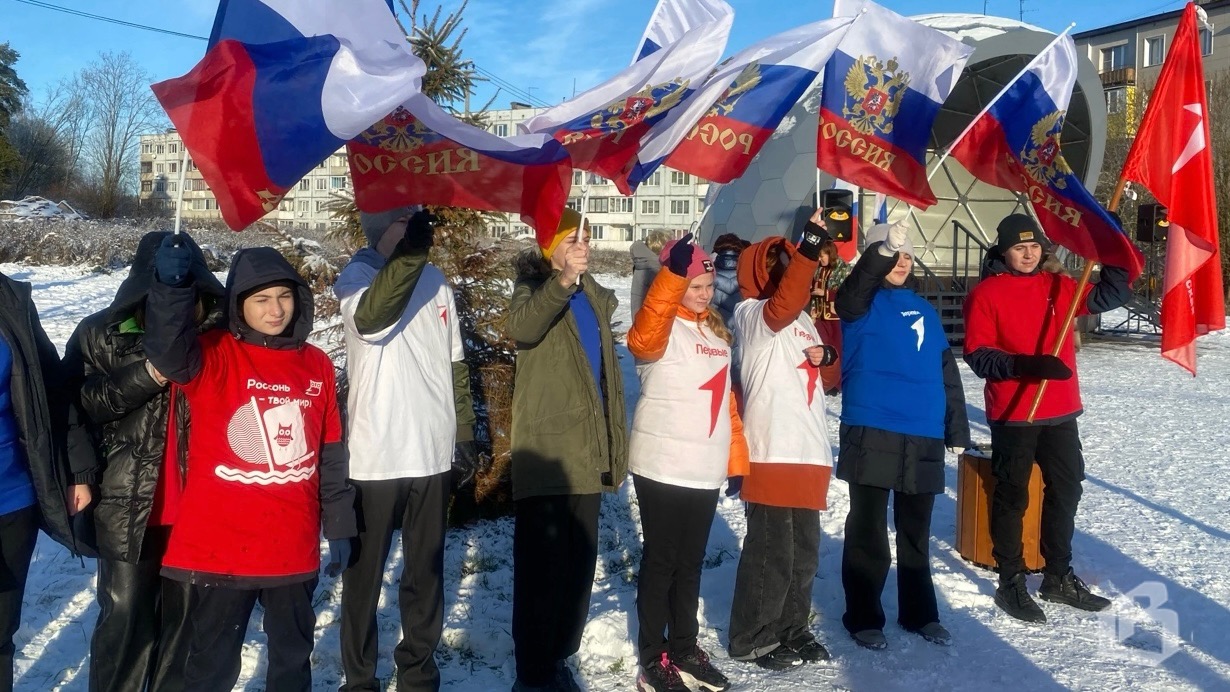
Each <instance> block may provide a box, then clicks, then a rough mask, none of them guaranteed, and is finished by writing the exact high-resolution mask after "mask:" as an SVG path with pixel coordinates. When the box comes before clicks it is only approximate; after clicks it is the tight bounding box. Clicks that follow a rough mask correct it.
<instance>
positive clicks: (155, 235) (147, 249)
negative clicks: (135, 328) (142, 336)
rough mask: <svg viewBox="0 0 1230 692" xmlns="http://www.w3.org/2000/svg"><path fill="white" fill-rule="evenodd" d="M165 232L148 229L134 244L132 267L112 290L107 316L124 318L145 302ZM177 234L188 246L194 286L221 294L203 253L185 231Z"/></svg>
mask: <svg viewBox="0 0 1230 692" xmlns="http://www.w3.org/2000/svg"><path fill="white" fill-rule="evenodd" d="M169 235H171V232H170V231H152V232H150V233H146V234H145V235H144V236H141V240H140V242H138V243H137V254H136V255H135V256H134V257H133V258H132V267H130V268H129V269H128V276H127V278H125V279H124V281H123V282H122V283H120V287H119V289H117V290H116V292H115V298H114V299H112V301H111V305H110V306H109V307H108V308H107V310H108V313H109V316H110V318H111V319H113V320H122V319H127V318H128V317H129V316H131V314H132V311H133V309H134V308H136V307H137V306H138V305H140V304H141V303H143V302H144V301H145V297H146V296H147V295H148V294H149V289H150V287H151V286H153V284H154V280H155V279H154V257H155V255H157V254H158V248H159V247H160V246H161V245H162V241H163V239H164V238H166V237H167V236H169ZM180 237H181V238H182V240H183V242H184V243H185V244H187V245H188V247H189V248H191V249H192V275H193V277H194V278H195V280H196V286H197V289H198V290H200V291H201V292H202V293H205V294H207V295H210V296H213V297H215V298H221V297H222V295H223V293H224V289H223V288H222V282H220V281H218V277H216V276H214V274H213V272H211V271H209V267H208V266H207V265H206V264H205V254H204V253H203V252H201V248H200V247H198V246H197V244H196V242H195V241H193V240H192V238H191V237H189V236H188V234H186V233H185V234H181V236H180Z"/></svg>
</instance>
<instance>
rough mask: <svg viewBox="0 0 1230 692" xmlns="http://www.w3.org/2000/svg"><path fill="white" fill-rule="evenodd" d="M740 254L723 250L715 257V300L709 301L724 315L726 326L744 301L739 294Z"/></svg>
mask: <svg viewBox="0 0 1230 692" xmlns="http://www.w3.org/2000/svg"><path fill="white" fill-rule="evenodd" d="M738 267H739V253H737V252H734V251H732V250H723V251H722V252H719V253H717V255H715V256H714V257H713V268H714V276H713V300H711V301H709V302H710V303H711V304H712V305H713V306H715V307H716V308H717V309H718V312H720V313H721V314H722V319H723V320H725V321H726V324H730V320H731V319H732V318H733V317H734V316H735V306H736V305H738V304H739V301H741V300H743V294H741V293H740V292H739V274H738Z"/></svg>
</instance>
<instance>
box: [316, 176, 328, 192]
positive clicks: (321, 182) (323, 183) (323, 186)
mask: <svg viewBox="0 0 1230 692" xmlns="http://www.w3.org/2000/svg"><path fill="white" fill-rule="evenodd" d="M316 189H317V190H327V189H329V179H328V178H317V179H316Z"/></svg>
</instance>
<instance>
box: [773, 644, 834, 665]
mask: <svg viewBox="0 0 1230 692" xmlns="http://www.w3.org/2000/svg"><path fill="white" fill-rule="evenodd" d="M782 646H785V647H787V648H789V649H790V650H791V651H793V652H795V653H796V654H798V655H799V658H801V659H803V662H804V663H816V662H817V661H827V660H829V659H830V658H832V656H830V655H829V650H828V649H826V648H824V645H823V644H821V643H820V642H818V641H816V640H815V639H812V640H809V641H807V642H805V643H803V644H801V645H799V646H793V645H791V644H783V645H782Z"/></svg>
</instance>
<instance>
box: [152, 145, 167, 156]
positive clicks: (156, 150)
mask: <svg viewBox="0 0 1230 692" xmlns="http://www.w3.org/2000/svg"><path fill="white" fill-rule="evenodd" d="M165 152H166V145H164V144H157V145H155V146H154V153H155V154H162V153H165Z"/></svg>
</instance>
